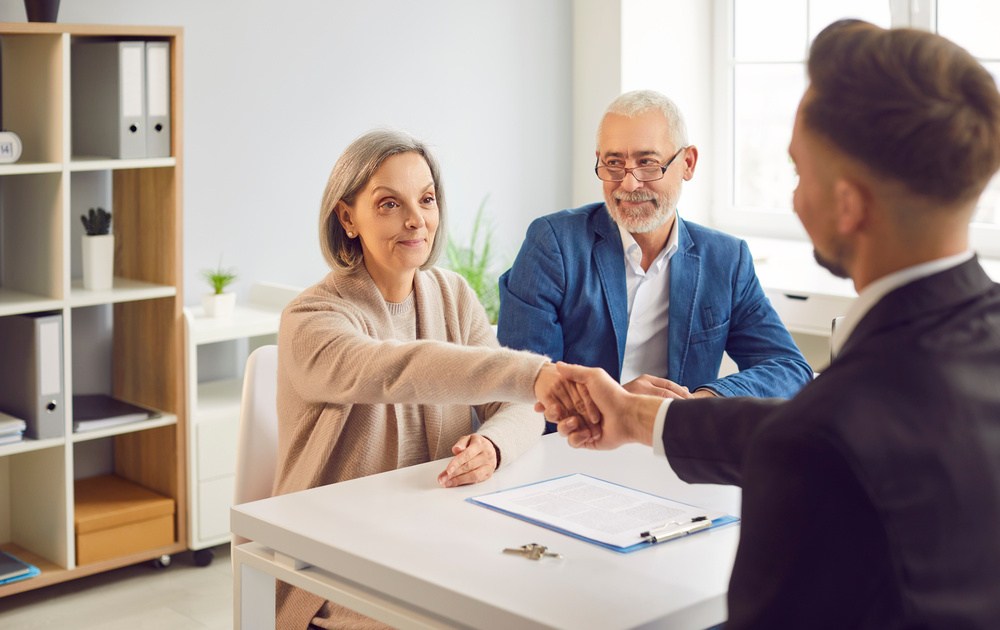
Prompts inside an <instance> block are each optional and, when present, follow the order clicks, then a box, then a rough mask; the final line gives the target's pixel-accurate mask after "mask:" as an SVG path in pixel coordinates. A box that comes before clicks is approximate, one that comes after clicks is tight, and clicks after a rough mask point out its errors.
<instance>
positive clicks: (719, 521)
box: [465, 473, 740, 553]
mask: <svg viewBox="0 0 1000 630" xmlns="http://www.w3.org/2000/svg"><path fill="white" fill-rule="evenodd" d="M574 475H579V476H583V477H590V478H591V479H596V480H597V481H600V482H602V483H606V484H610V485H613V486H618V487H619V488H625V489H626V490H629V491H630V492H637V493H639V494H644V495H647V496H650V497H654V498H656V499H661V500H666V501H670V502H671V503H676V504H679V505H686V506H688V507H696V506H692V505H690V504H688V503H683V502H681V501H675V500H673V499H668V498H667V497H661V496H658V495H655V494H652V493H649V492H644V491H642V490H636V489H635V488H629V487H628V486H624V485H622V484H619V483H615V482H613V481H607V480H605V479H599V478H598V477H594V476H592V475H587V474H585V473H571V474H568V475H562V476H560V477H553V478H551V479H544V480H542V481H536V482H533V483H527V484H523V485H520V486H514V487H513V488H505V489H503V490H496V491H494V492H490V493H487V494H482V495H479V496H477V497H468V498H466V499H465V500H466V501H468V502H469V503H472V504H475V505H479V506H481V507H484V508H487V509H490V510H493V511H494V512H499V513H500V514H506V515H507V516H512V517H514V518H516V519H518V520H521V521H524V522H526V523H531V524H532V525H538V526H540V527H544V528H545V529H548V530H551V531H554V532H558V533H560V534H563V535H565V536H569V537H571V538H576V539H577V540H582V541H584V542H588V543H590V544H592V545H597V546H598V547H604V548H605V549H609V550H611V551H615V552H617V553H631V552H633V551H638V550H640V549H648V548H650V547H654V546H656V545H659V544H662V542H655V543H653V542H646V541H640V542H637V543H634V544H631V545H628V546H624V547H622V546H618V545H613V544H609V543H607V542H604V541H601V540H596V539H594V538H589V537H587V536H583V535H581V534H578V533H576V532H572V531H569V530H567V529H564V528H562V527H558V526H556V525H553V524H551V523H547V522H545V521H542V520H539V519H536V518H531V517H530V516H526V515H525V514H522V513H519V512H514V511H511V510H506V509H503V508H501V507H498V506H495V505H491V504H489V503H486V502H484V501H482V500H481V499H482V498H483V497H488V496H491V495H495V494H501V493H504V492H509V491H511V490H517V489H520V488H527V487H529V486H535V485H539V484H542V483H547V482H551V481H556V480H559V479H565V478H567V477H572V476H574ZM739 520H740V519H739V518H737V517H735V516H732V515H729V514H724V515H722V516H717V517H715V518H713V519H712V524H711V526H709V527H706V528H704V529H702V530H700V531H697V532H694V533H691V534H688V535H690V536H696V535H697V534H700V533H702V532H706V531H710V530H713V529H716V528H718V527H722V526H723V525H729V524H731V523H738V522H739ZM670 540H677V538H671V539H670ZM663 542H669V540H666V541H663Z"/></svg>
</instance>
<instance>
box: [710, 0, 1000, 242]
mask: <svg viewBox="0 0 1000 630" xmlns="http://www.w3.org/2000/svg"><path fill="white" fill-rule="evenodd" d="M716 6H717V9H719V11H718V14H717V15H718V16H719V18H718V19H719V21H718V24H719V29H718V31H717V32H719V33H720V36H719V41H718V42H717V51H718V53H719V55H718V58H719V59H721V60H722V61H721V63H720V66H719V72H718V73H717V76H719V77H720V80H719V83H718V84H717V86H716V93H717V94H719V95H720V97H721V101H722V102H723V103H725V106H724V110H720V112H719V113H720V114H721V115H722V117H723V120H725V121H726V123H725V124H724V125H722V126H721V127H720V129H719V131H720V136H719V137H720V142H719V153H720V158H722V159H720V163H721V164H723V165H724V166H723V169H724V170H723V171H721V172H720V175H721V176H720V177H719V178H718V181H719V183H720V184H721V186H720V189H719V192H720V193H721V195H720V197H719V198H718V203H717V204H716V211H715V214H714V217H713V218H714V220H715V223H716V224H717V225H719V226H720V227H722V228H724V229H727V230H730V231H736V232H743V233H756V234H764V235H771V236H798V235H801V234H802V231H801V228H800V227H799V225H798V221H797V220H796V219H795V217H794V215H793V214H792V212H791V209H792V204H791V198H792V189H793V188H794V185H795V175H794V168H793V165H792V163H791V160H790V159H789V158H788V142H789V140H790V139H791V132H792V122H793V120H794V117H795V108H796V107H797V105H798V102H799V99H800V98H801V96H802V93H803V91H804V90H805V87H806V69H805V60H806V56H807V54H808V50H809V45H810V43H811V42H812V40H813V38H814V37H815V36H816V35H817V34H818V33H819V32H820V31H821V30H822V29H823V28H824V27H825V26H826V25H827V24H829V23H830V22H833V21H835V20H838V19H842V18H860V19H863V20H867V21H869V22H872V23H874V24H878V25H879V26H884V27H889V26H913V27H918V28H927V29H929V30H934V31H936V32H939V33H941V34H942V35H944V36H945V37H948V38H950V39H952V40H953V41H955V42H957V43H958V44H960V45H962V46H965V47H966V48H967V49H968V50H969V51H970V52H971V53H972V54H973V55H975V56H976V57H977V58H978V59H979V60H980V61H981V62H982V63H983V65H984V66H985V67H986V68H987V69H988V70H990V72H992V73H993V75H994V77H997V78H998V79H1000V38H997V37H996V35H995V30H994V28H993V27H992V26H991V25H995V24H998V23H1000V3H997V2H995V1H994V0H882V1H873V0H718V2H717V5H716ZM973 245H974V246H975V247H977V249H979V250H980V251H981V252H983V253H985V254H987V255H994V256H996V255H1000V179H994V181H993V183H992V184H991V185H990V187H989V188H988V189H987V191H986V193H984V195H983V197H982V199H981V200H980V206H979V208H978V209H977V212H976V217H975V223H974V224H973Z"/></svg>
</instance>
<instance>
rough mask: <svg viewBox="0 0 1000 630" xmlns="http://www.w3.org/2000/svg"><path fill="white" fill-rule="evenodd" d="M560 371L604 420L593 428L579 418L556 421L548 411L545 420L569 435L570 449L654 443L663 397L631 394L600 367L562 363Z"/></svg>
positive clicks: (600, 448) (573, 417)
mask: <svg viewBox="0 0 1000 630" xmlns="http://www.w3.org/2000/svg"><path fill="white" fill-rule="evenodd" d="M558 371H559V374H560V375H561V376H563V377H565V378H566V379H567V380H569V381H572V382H573V383H575V384H577V385H578V386H582V387H583V389H582V390H580V391H582V392H584V394H583V395H584V401H583V404H584V405H585V406H587V407H588V408H592V407H596V409H597V410H598V411H597V412H599V413H600V415H601V418H602V421H601V424H600V425H598V426H592V425H590V424H589V423H587V422H584V421H583V419H582V418H580V417H579V416H566V417H564V418H557V417H555V415H554V414H553V415H550V414H549V412H548V410H547V409H546V413H545V415H546V418H548V419H549V421H551V422H556V423H557V424H558V427H559V434H560V435H564V436H566V438H567V440H568V441H569V444H570V446H573V447H575V448H580V447H585V448H593V449H598V450H610V449H614V448H618V447H619V446H621V445H622V444H627V443H629V442H640V443H642V444H647V445H651V444H652V440H653V420H654V419H655V417H656V411H657V409H658V408H659V406H660V402H661V401H662V399H661V398H659V397H654V396H645V395H636V394H630V393H629V392H627V391H625V390H624V389H623V388H622V387H621V386H620V385H619V384H618V383H616V382H615V381H614V379H612V378H611V377H610V376H608V373H607V372H605V371H604V370H602V369H600V368H587V367H581V366H578V365H568V364H565V363H559V364H558ZM591 413H594V412H591ZM594 429H599V431H594Z"/></svg>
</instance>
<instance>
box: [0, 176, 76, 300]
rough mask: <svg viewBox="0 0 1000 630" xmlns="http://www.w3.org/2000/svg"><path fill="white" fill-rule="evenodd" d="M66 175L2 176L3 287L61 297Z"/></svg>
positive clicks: (0, 240)
mask: <svg viewBox="0 0 1000 630" xmlns="http://www.w3.org/2000/svg"><path fill="white" fill-rule="evenodd" d="M63 183H64V181H63V177H62V174H61V173H57V174H52V173H48V174H39V175H11V176H8V177H3V178H0V289H4V290H7V291H14V292H17V293H23V294H28V295H39V296H44V297H48V298H52V299H61V298H62V297H63V295H64V290H65V287H64V285H63V261H64V256H65V254H64V249H63V223H62V204H63V189H64V187H63Z"/></svg>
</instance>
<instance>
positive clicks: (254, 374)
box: [233, 345, 278, 545]
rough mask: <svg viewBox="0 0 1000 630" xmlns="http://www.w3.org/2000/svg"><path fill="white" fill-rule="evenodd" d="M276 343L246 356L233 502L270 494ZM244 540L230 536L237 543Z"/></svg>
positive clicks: (274, 433)
mask: <svg viewBox="0 0 1000 630" xmlns="http://www.w3.org/2000/svg"><path fill="white" fill-rule="evenodd" d="M277 385H278V346H275V345H268V346H261V347H259V348H257V349H256V350H254V351H253V352H251V353H250V356H249V357H247V366H246V372H245V374H244V376H243V398H242V400H241V402H240V431H239V438H238V439H237V447H236V492H235V494H234V497H233V504H234V505H238V504H240V503H247V502H249V501H256V500H257V499H263V498H266V497H269V496H271V487H272V486H273V485H274V474H275V468H276V466H277V459H278V410H277V407H276V403H277V398H276V396H277ZM242 542H245V541H244V540H236V537H234V539H233V544H234V545H238V544H240V543H242Z"/></svg>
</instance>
